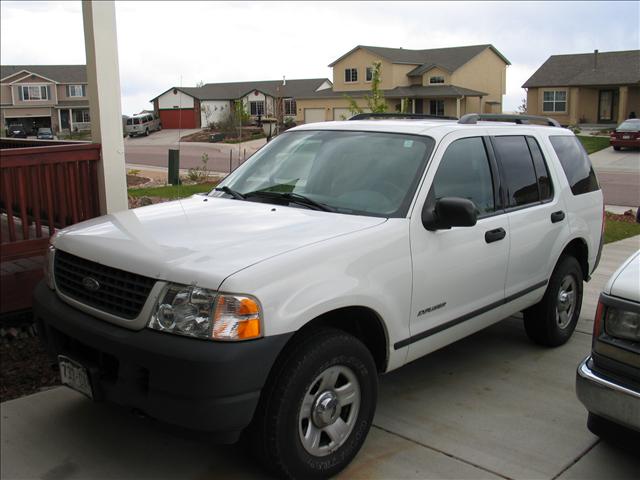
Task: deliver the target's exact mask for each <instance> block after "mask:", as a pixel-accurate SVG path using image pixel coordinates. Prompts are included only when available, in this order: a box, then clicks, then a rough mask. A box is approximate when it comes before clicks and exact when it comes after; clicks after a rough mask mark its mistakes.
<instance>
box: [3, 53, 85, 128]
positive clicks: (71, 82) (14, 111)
mask: <svg viewBox="0 0 640 480" xmlns="http://www.w3.org/2000/svg"><path fill="white" fill-rule="evenodd" d="M0 123H2V134H3V135H4V133H5V129H6V128H7V127H8V126H9V125H16V124H20V125H22V126H23V127H24V128H25V130H26V131H27V133H30V134H31V133H33V134H35V130H37V129H38V128H40V127H50V128H51V129H53V131H54V133H58V132H59V131H60V130H73V131H79V130H89V129H90V128H91V124H90V117H89V98H88V96H87V68H86V66H84V65H2V66H0Z"/></svg>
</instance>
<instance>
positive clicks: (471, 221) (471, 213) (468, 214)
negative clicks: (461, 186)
mask: <svg viewBox="0 0 640 480" xmlns="http://www.w3.org/2000/svg"><path fill="white" fill-rule="evenodd" d="M476 221H477V215H476V206H475V204H474V203H473V202H472V201H471V200H468V199H466V198H460V197H443V198H441V199H440V200H438V201H436V204H435V206H431V205H428V204H425V206H424V208H423V210H422V224H423V225H424V228H426V229H427V230H430V231H434V230H446V229H449V228H451V227H473V226H474V225H475V224H476Z"/></svg>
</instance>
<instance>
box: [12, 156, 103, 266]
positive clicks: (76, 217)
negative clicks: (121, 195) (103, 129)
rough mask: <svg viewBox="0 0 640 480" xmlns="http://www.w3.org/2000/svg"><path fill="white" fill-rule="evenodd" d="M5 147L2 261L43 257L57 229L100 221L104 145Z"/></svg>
mask: <svg viewBox="0 0 640 480" xmlns="http://www.w3.org/2000/svg"><path fill="white" fill-rule="evenodd" d="M3 147H5V148H2V149H1V150H0V219H1V222H2V224H1V225H0V227H1V228H0V261H8V260H13V259H17V258H24V257H28V256H31V255H42V254H43V253H44V251H45V248H46V245H47V242H48V237H49V236H51V235H52V234H53V233H54V231H55V230H56V229H59V228H62V227H65V226H67V225H71V224H74V223H77V222H80V221H83V220H86V219H89V218H93V217H96V216H98V215H100V208H99V203H98V180H97V161H98V160H99V158H100V145H98V144H86V143H82V144H62V145H60V144H57V145H54V146H51V145H47V146H37V147H22V148H6V145H3Z"/></svg>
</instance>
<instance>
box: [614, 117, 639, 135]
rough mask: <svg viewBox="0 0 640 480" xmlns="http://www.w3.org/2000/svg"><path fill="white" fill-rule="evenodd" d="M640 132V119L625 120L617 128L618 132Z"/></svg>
mask: <svg viewBox="0 0 640 480" xmlns="http://www.w3.org/2000/svg"><path fill="white" fill-rule="evenodd" d="M639 130H640V119H637V120H625V121H624V122H622V123H621V124H620V125H618V128H616V131H618V132H637V131H639Z"/></svg>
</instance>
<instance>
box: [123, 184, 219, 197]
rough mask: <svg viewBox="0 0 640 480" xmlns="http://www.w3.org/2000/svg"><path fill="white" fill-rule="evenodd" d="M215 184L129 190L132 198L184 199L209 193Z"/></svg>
mask: <svg viewBox="0 0 640 480" xmlns="http://www.w3.org/2000/svg"><path fill="white" fill-rule="evenodd" d="M215 186H216V184H215V183H198V184H195V185H167V186H164V187H148V188H130V189H129V195H131V196H132V197H160V198H169V199H176V198H184V197H190V196H191V195H194V194H196V193H203V192H210V191H211V189H213V187H215Z"/></svg>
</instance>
